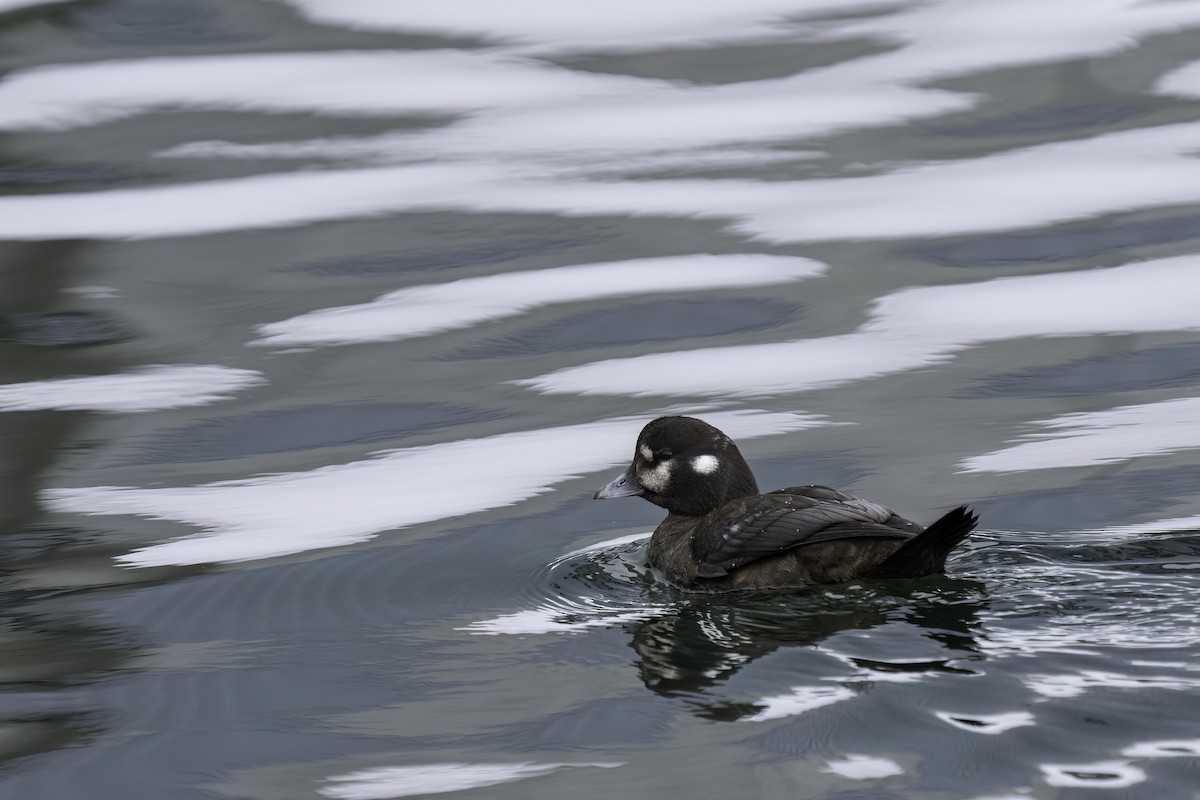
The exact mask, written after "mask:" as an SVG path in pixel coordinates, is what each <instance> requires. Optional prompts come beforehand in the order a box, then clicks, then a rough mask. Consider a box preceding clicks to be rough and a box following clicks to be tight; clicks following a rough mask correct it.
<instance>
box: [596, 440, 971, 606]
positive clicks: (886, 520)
mask: <svg viewBox="0 0 1200 800" xmlns="http://www.w3.org/2000/svg"><path fill="white" fill-rule="evenodd" d="M634 495H640V496H642V497H644V498H645V499H647V500H649V501H650V502H651V503H654V504H655V505H656V506H661V507H663V508H665V509H666V510H667V512H668V513H667V518H666V519H664V520H663V521H662V522H661V523H659V526H658V527H657V528H655V530H654V535H653V536H651V537H650V550H649V555H648V560H649V562H650V566H652V567H654V568H655V569H658V570H659V571H661V572H662V573H663V575H664V576H665V577H666V578H667V580H669V581H670V582H671V583H674V584H676V585H677V586H682V587H687V588H692V589H707V590H728V589H760V588H792V587H801V586H806V585H808V584H813V583H843V582H845V581H849V580H854V579H856V578H909V577H920V576H922V575H931V574H935V573H940V572H943V571H944V570H945V566H946V556H947V555H948V554H949V553H950V551H951V550H953V549H954V547H955V546H956V545H958V543H959V542H961V541H962V540H963V539H965V538H967V536H968V535H969V534H970V533H971V531H972V530H974V529H975V525H976V523H977V522H978V517H977V516H976V515H975V514H973V513H972V512H971V511H970V510H969V509H968V508H967V507H966V506H959V507H958V508H956V509H954V510H953V511H951V512H949V513H947V514H946V515H944V516H943V517H941V518H940V519H939V520H937V521H936V522H934V523H933V524H932V525H930V526H929V527H928V528H922V527H921V526H920V525H918V524H916V523H915V522H911V521H909V520H906V519H904V518H903V517H901V516H899V515H898V514H896V513H895V512H894V511H892V510H891V509H889V508H885V507H884V506H881V505H879V504H878V503H872V502H870V501H868V500H861V499H859V498H857V497H851V496H849V495H846V494H842V493H841V492H838V491H835V490H833V489H830V488H828V487H825V486H793V487H791V488H788V489H778V490H776V491H773V492H768V493H767V494H759V491H758V484H757V483H756V482H755V480H754V473H752V472H751V471H750V467H749V466H748V465H747V464H746V460H745V459H744V458H742V454H741V452H739V451H738V448H737V445H736V444H734V443H733V440H732V439H730V438H729V437H728V436H726V435H725V434H723V433H721V431H719V430H717V429H716V428H714V427H713V426H711V425H709V424H708V423H706V422H703V421H702V420H698V419H694V418H692V417H659V418H658V419H656V420H654V421H653V422H651V423H649V424H648V425H646V427H645V428H643V429H642V433H641V435H639V436H638V440H637V448H636V449H635V451H634V454H633V463H632V464H630V465H629V469H627V470H625V472H624V474H622V475H620V476H619V477H618V478H616V479H615V480H614V481H612V483H610V484H608V485H607V486H605V487H604V488H603V489H601V490H600V491H598V492H596V494H595V495H594V496H593V497H594V498H595V499H597V500H606V499H609V498H612V497H631V496H634Z"/></svg>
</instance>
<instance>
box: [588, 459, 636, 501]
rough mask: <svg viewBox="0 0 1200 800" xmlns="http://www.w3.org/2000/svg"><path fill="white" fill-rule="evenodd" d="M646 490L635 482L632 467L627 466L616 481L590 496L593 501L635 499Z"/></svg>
mask: <svg viewBox="0 0 1200 800" xmlns="http://www.w3.org/2000/svg"><path fill="white" fill-rule="evenodd" d="M645 492H646V489H645V488H644V487H643V486H642V485H641V484H640V483H638V481H637V475H635V474H634V472H633V465H632V464H630V465H629V469H627V470H625V471H624V472H623V473H621V475H620V476H618V477H617V478H616V480H614V481H612V482H611V483H609V484H608V485H607V486H605V487H604V488H603V489H601V490H600V491H598V492H596V493H595V494H594V495H592V499H593V500H611V499H613V498H614V497H636V496H637V495H639V494H645Z"/></svg>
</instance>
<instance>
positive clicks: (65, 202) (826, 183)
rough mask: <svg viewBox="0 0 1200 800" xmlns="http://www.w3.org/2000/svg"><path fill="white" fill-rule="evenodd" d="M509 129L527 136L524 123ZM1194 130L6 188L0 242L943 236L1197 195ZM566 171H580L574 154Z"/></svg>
mask: <svg viewBox="0 0 1200 800" xmlns="http://www.w3.org/2000/svg"><path fill="white" fill-rule="evenodd" d="M742 114H743V112H741V111H736V113H735V111H734V110H731V111H730V112H729V113H725V114H724V116H725V117H730V116H739V115H742ZM719 116H720V115H719ZM745 116H747V117H749V118H752V119H753V118H754V114H753V113H748V114H745ZM608 125H609V126H611V127H614V128H621V127H622V126H621V125H615V124H613V123H612V122H609V123H608ZM597 129H600V126H594V127H593V128H592V129H591V130H593V131H595V130H597ZM507 136H508V138H515V137H519V138H522V139H525V140H528V139H530V138H531V137H532V135H531V134H530V133H528V132H527V131H526V130H525V129H524V128H520V129H516V130H513V131H510V132H509V134H508V135H507ZM572 136H574V134H572ZM449 138H452V137H449V136H448V135H447V134H445V133H442V134H440V135H439V137H438V139H439V140H441V139H447V140H448V139H449ZM1198 139H1200V124H1196V123H1186V124H1180V125H1167V126H1162V127H1159V128H1150V129H1141V130H1135V131H1126V132H1121V133H1114V134H1108V135H1105V136H1098V137H1095V138H1093V139H1087V140H1082V141H1074V142H1061V143H1055V144H1049V145H1041V146H1038V147H1031V148H1028V149H1025V150H1017V151H1014V152H1007V153H1001V154H998V155H992V156H986V157H981V158H976V159H967V160H963V161H954V162H948V163H937V164H930V165H927V166H918V167H912V168H909V169H905V170H903V171H897V172H893V173H890V174H884V175H878V176H871V177H859V178H833V179H824V180H808V181H782V180H777V181H751V180H699V179H696V180H635V181H616V180H604V181H596V182H588V181H585V180H577V179H570V178H568V179H561V180H556V179H555V178H554V169H553V168H552V166H551V165H540V167H536V168H535V167H534V166H533V165H530V164H524V165H523V164H519V163H513V162H512V159H510V158H508V157H507V155H506V154H503V153H499V154H495V155H494V157H492V158H490V159H489V160H478V159H476V160H467V161H460V162H458V163H453V164H440V165H439V164H430V165H421V166H408V167H387V168H377V169H354V170H319V171H309V172H294V173H287V174H273V175H263V176H254V177H248V178H240V179H233V180H221V181H205V182H197V183H191V184H180V185H176V186H163V187H152V188H145V189H119V190H111V191H99V192H79V193H61V194H54V195H42V196H13V197H3V198H0V238H3V239H23V240H37V239H49V238H67V237H85V236H86V237H94V238H102V239H107V238H146V237H161V236H180V235H188V234H198V233H209V232H217V231H230V230H247V229H254V228H263V227H276V226H289V225H299V224H303V223H307V222H315V221H321V220H334V219H345V218H358V217H369V216H376V215H381V214H387V213H398V212H403V211H421V210H446V209H451V210H466V211H489V212H490V211H496V212H525V213H548V214H562V215H568V216H591V215H613V214H617V215H633V216H665V217H718V218H726V219H730V220H733V221H734V223H735V225H734V227H736V228H737V229H738V230H740V231H741V232H742V233H744V234H746V235H749V236H751V237H754V238H759V239H766V240H771V241H780V242H783V241H827V240H843V239H895V238H904V237H912V236H944V235H954V234H965V233H972V232H985V231H1003V230H1015V229H1020V228H1029V227H1037V226H1042V225H1047V224H1052V223H1059V222H1067V221H1070V220H1075V219H1081V218H1085V217H1091V216H1096V215H1100V214H1106V213H1112V212H1118V211H1127V210H1128V209H1130V208H1143V207H1145V208H1151V207H1158V206H1166V205H1172V204H1177V203H1188V202H1195V201H1197V200H1200V161H1197V159H1195V158H1192V157H1191V155H1190V151H1191V150H1192V149H1193V148H1194V147H1195V143H1196V141H1197V140H1198ZM493 144H494V142H491V141H489V150H494V149H495V148H494V147H492V145H493ZM614 157H616V156H614ZM604 168H605V170H608V169H610V168H611V164H608V163H605V165H604ZM568 172H569V174H571V175H574V174H576V173H577V172H578V167H577V166H576V165H574V164H568Z"/></svg>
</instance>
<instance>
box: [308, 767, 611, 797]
mask: <svg viewBox="0 0 1200 800" xmlns="http://www.w3.org/2000/svg"><path fill="white" fill-rule="evenodd" d="M620 766H623V762H615V761H598V762H583V763H574V764H571V763H557V764H555V763H551V764H535V763H530V762H518V763H515V764H454V763H448V764H419V765H416V766H408V767H378V768H375V769H364V770H361V771H359V772H350V773H347V774H345V775H333V776H331V777H329V778H328V781H329V782H328V784H327V785H326V786H324V787H323V788H321V789H320V790H319V791H320V793H321V794H323V795H324V796H325V797H331V798H333V799H334V800H387V798H391V797H412V796H413V795H423V794H440V793H442V792H461V791H464V790H466V789H478V788H480V787H483V786H497V785H499V784H502V783H512V782H514V781H520V780H525V779H526V778H536V777H538V776H540V775H549V774H550V773H552V772H558V771H559V770H562V769H569V768H572V767H601V768H604V769H612V768H614V767H620Z"/></svg>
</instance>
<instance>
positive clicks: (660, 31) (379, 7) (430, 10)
mask: <svg viewBox="0 0 1200 800" xmlns="http://www.w3.org/2000/svg"><path fill="white" fill-rule="evenodd" d="M285 2H286V3H287V4H288V5H291V6H294V7H295V8H296V9H298V10H299V11H300V12H301V13H303V14H304V16H306V17H308V18H309V19H311V20H313V21H314V22H320V23H323V24H326V25H340V26H343V27H347V28H365V29H370V30H396V31H411V32H420V33H436V34H443V35H448V36H478V37H481V38H484V39H488V40H492V41H495V40H497V39H499V40H501V41H502V42H505V43H512V44H519V45H540V46H542V47H545V48H549V49H555V50H558V49H583V50H591V49H594V48H601V49H614V50H634V49H639V48H667V47H671V46H673V45H676V46H678V45H683V46H689V45H695V44H697V43H710V42H721V41H730V40H734V39H756V40H759V39H762V38H763V37H768V36H771V35H777V34H780V33H781V32H784V31H787V30H788V29H790V28H794V27H795V24H794V23H789V21H788V20H789V17H792V16H795V15H799V14H819V13H828V12H833V11H854V10H855V9H858V8H871V7H874V6H877V3H876V2H874V1H873V0H740V2H737V3H729V2H725V1H724V0H658V2H655V3H649V4H648V3H643V2H639V0H609V2H606V3H603V4H596V5H592V4H587V3H562V2H559V0H519V2H513V3H504V4H497V3H495V2H491V0H442V1H441V2H438V3H426V2H421V0H285Z"/></svg>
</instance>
